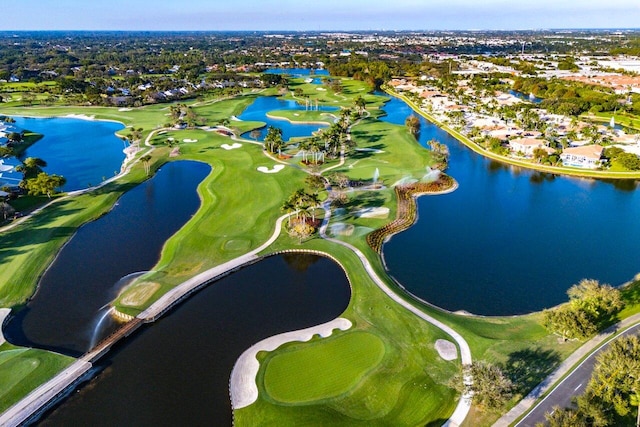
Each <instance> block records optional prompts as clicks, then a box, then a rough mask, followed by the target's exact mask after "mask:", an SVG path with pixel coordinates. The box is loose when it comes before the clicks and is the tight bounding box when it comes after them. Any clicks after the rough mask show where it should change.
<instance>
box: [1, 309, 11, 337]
mask: <svg viewBox="0 0 640 427" xmlns="http://www.w3.org/2000/svg"><path fill="white" fill-rule="evenodd" d="M9 313H11V309H10V308H0V345H2V344H4V343H5V341H6V340H5V339H4V335H2V328H1V327H2V324H3V323H4V319H6V318H7V316H8V315H9Z"/></svg>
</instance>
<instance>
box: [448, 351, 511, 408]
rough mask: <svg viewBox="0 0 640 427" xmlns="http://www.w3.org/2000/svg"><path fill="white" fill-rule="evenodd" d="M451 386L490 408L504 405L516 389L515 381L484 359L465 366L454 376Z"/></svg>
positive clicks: (475, 402) (478, 403)
mask: <svg viewBox="0 0 640 427" xmlns="http://www.w3.org/2000/svg"><path fill="white" fill-rule="evenodd" d="M450 386H451V387H452V388H453V389H454V390H456V391H457V392H458V393H460V394H462V395H465V396H468V397H469V398H470V399H471V400H472V401H473V403H474V404H475V405H478V406H479V407H480V408H484V409H488V410H493V409H497V408H500V407H502V406H503V405H504V404H505V403H506V402H507V401H508V400H509V399H511V397H512V395H513V390H514V385H513V382H512V381H511V380H510V379H509V378H508V377H507V376H506V375H505V374H504V372H503V371H502V369H500V368H499V367H498V366H496V365H493V364H491V363H488V362H485V361H482V360H480V361H476V362H473V363H472V364H471V365H465V366H463V368H462V373H461V374H458V375H456V376H454V377H453V378H452V380H451V382H450Z"/></svg>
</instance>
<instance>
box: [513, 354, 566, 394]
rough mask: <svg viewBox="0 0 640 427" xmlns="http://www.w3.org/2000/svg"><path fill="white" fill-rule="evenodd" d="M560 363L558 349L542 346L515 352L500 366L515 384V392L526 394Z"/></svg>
mask: <svg viewBox="0 0 640 427" xmlns="http://www.w3.org/2000/svg"><path fill="white" fill-rule="evenodd" d="M559 363H560V356H559V354H558V353H557V352H556V351H553V350H543V349H541V348H535V349H525V350H519V351H516V352H513V353H511V354H510V355H509V359H508V360H507V362H506V363H504V364H503V365H502V366H501V367H500V368H501V369H502V371H503V372H504V373H505V374H506V375H507V376H508V377H509V378H510V379H511V381H512V382H513V384H514V393H517V394H520V395H522V396H524V395H526V394H527V393H529V391H531V390H532V389H533V388H534V387H535V386H537V385H538V384H539V383H540V382H541V381H542V380H544V379H545V378H546V377H547V376H548V375H549V374H551V372H553V370H554V369H555V368H556V366H558V364H559Z"/></svg>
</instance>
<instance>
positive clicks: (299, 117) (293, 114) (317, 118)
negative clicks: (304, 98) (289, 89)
mask: <svg viewBox="0 0 640 427" xmlns="http://www.w3.org/2000/svg"><path fill="white" fill-rule="evenodd" d="M338 114H340V112H339V111H330V112H329V111H300V110H274V111H269V113H268V114H267V115H268V117H271V118H272V119H276V120H283V121H289V122H293V123H323V124H327V125H328V124H331V123H333V121H334V120H335V118H336V115H338Z"/></svg>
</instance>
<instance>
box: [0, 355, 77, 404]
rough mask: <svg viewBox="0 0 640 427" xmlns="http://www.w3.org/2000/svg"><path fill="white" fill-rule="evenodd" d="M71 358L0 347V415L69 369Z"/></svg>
mask: <svg viewBox="0 0 640 427" xmlns="http://www.w3.org/2000/svg"><path fill="white" fill-rule="evenodd" d="M73 361H74V359H73V358H71V357H67V356H62V355H60V354H57V353H52V352H48V351H43V350H37V349H25V348H19V347H15V346H12V345H11V344H8V343H4V344H3V345H1V346H0V379H1V381H0V383H1V384H2V387H0V412H3V411H5V410H6V409H7V408H9V407H10V406H11V405H13V404H15V403H16V402H18V401H19V400H20V399H22V398H23V397H24V396H26V395H27V394H29V393H30V392H31V390H33V389H34V388H36V387H38V386H39V385H40V384H42V383H44V382H46V381H47V380H49V379H51V378H52V377H53V376H54V375H55V374H57V373H58V372H59V371H61V370H62V369H64V368H65V367H67V366H69V365H70V364H71V363H72V362H73Z"/></svg>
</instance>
